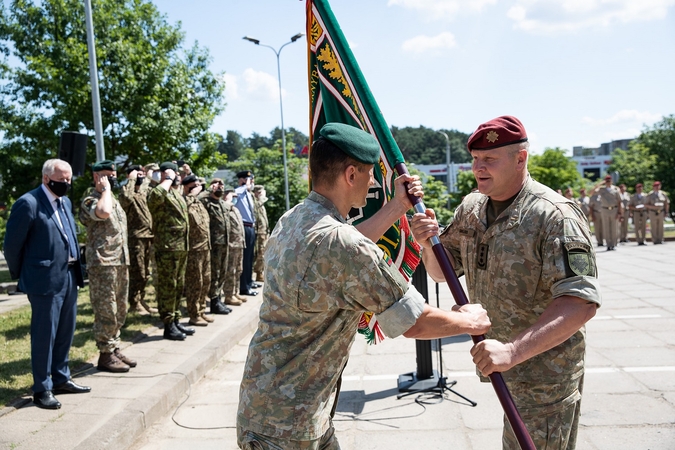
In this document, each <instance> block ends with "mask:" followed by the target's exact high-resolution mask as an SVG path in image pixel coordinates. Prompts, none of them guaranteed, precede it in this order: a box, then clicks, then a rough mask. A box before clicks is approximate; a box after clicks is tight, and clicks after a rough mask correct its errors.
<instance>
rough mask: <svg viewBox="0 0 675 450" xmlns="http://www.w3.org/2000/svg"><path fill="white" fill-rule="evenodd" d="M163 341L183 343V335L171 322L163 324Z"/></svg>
mask: <svg viewBox="0 0 675 450" xmlns="http://www.w3.org/2000/svg"><path fill="white" fill-rule="evenodd" d="M164 339H169V340H170V341H183V340H185V333H182V332H180V331H179V330H178V328H176V324H175V323H173V322H169V323H165V324H164Z"/></svg>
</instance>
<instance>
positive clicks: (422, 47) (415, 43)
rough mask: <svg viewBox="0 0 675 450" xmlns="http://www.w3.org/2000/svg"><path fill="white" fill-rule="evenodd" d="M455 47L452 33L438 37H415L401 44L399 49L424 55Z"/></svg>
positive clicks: (455, 43) (455, 42)
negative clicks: (432, 51) (428, 52)
mask: <svg viewBox="0 0 675 450" xmlns="http://www.w3.org/2000/svg"><path fill="white" fill-rule="evenodd" d="M453 47H457V41H456V40H455V36H454V35H453V34H452V33H449V32H444V33H441V34H439V35H438V36H415V37H414V38H412V39H408V40H407V41H405V42H404V43H403V45H402V46H401V48H402V49H403V50H404V51H406V52H412V53H424V52H427V51H429V50H443V49H448V48H453Z"/></svg>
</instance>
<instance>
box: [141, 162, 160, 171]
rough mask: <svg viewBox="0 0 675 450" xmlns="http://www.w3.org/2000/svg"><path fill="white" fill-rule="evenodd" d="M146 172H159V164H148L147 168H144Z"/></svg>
mask: <svg viewBox="0 0 675 450" xmlns="http://www.w3.org/2000/svg"><path fill="white" fill-rule="evenodd" d="M143 168H144V169H145V171H146V172H147V171H148V170H159V164H157V163H150V164H146V165H145V167H143Z"/></svg>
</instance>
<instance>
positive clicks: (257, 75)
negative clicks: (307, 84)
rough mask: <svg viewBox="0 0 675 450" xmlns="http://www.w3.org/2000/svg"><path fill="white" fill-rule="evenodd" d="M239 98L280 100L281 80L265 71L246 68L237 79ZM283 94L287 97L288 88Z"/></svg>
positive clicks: (282, 91)
mask: <svg viewBox="0 0 675 450" xmlns="http://www.w3.org/2000/svg"><path fill="white" fill-rule="evenodd" d="M235 86H236V89H237V94H238V95H237V98H238V99H239V98H242V97H245V99H246V100H258V101H279V80H277V77H275V76H273V75H270V74H269V73H265V72H257V71H255V70H253V69H246V70H244V73H243V74H241V76H239V77H237V78H236V80H235ZM281 94H282V95H283V96H284V97H285V96H286V90H285V89H282V90H281Z"/></svg>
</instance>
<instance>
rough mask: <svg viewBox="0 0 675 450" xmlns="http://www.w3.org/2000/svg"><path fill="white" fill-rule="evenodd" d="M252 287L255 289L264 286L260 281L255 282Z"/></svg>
mask: <svg viewBox="0 0 675 450" xmlns="http://www.w3.org/2000/svg"><path fill="white" fill-rule="evenodd" d="M251 287H252V288H253V289H260V288H261V287H262V284H260V283H253V284H252V285H251Z"/></svg>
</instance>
